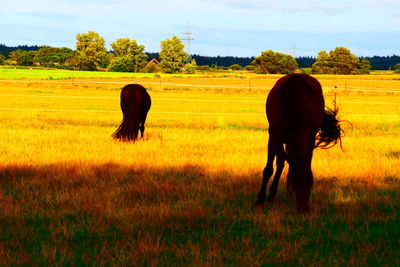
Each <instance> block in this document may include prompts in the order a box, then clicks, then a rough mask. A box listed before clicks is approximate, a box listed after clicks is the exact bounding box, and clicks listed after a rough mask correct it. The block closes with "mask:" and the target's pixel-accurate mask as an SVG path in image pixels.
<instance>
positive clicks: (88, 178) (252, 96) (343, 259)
mask: <svg viewBox="0 0 400 267" xmlns="http://www.w3.org/2000/svg"><path fill="white" fill-rule="evenodd" d="M279 77H280V76H277V75H262V76H261V75H254V76H250V75H249V76H246V77H245V76H243V77H242V76H239V75H236V74H232V75H226V77H221V76H208V77H201V76H193V77H190V76H189V77H186V76H185V77H173V76H168V77H161V78H159V77H154V78H152V77H139V76H138V77H135V78H129V79H128V78H112V79H98V78H97V79H91V78H86V79H80V78H74V79H73V80H72V79H61V80H53V79H29V78H25V79H8V78H7V79H2V77H1V73H0V79H1V81H0V99H1V100H0V110H1V111H0V114H1V115H0V122H1V124H0V151H1V153H0V186H1V190H0V225H1V228H0V265H49V264H50V265H127V266H131V265H137V266H143V265H149V266H156V265H160V266H181V265H182V266H187V265H194V266H199V265H201V266H204V265H239V264H241V265H246V266H260V265H263V264H265V265H268V264H272V265H275V264H283V265H293V264H297V265H301V266H302V265H304V266H320V265H328V266H330V265H333V266H337V265H340V266H341V265H375V264H378V265H387V266H394V265H398V264H399V263H400V262H399V260H400V258H399V255H400V254H399V252H400V251H399V247H400V246H399V245H400V244H399V238H400V230H399V227H398V225H399V224H398V223H399V221H400V220H399V219H400V216H399V208H400V206H399V201H400V197H399V189H400V181H399V180H400V161H399V158H400V75H368V76H335V75H320V76H316V78H317V79H319V80H320V82H321V84H322V85H323V87H324V89H325V90H324V93H325V101H326V104H327V106H329V107H332V106H333V103H332V101H333V100H334V98H335V93H334V89H333V88H334V87H335V85H336V87H337V88H336V101H337V105H338V107H339V110H340V111H339V112H340V113H339V114H340V118H341V119H342V120H346V121H349V122H350V123H344V124H343V126H344V128H345V130H346V133H347V134H346V136H345V137H344V138H343V151H342V150H341V149H340V147H339V146H336V147H334V148H331V149H329V150H321V149H316V150H315V153H314V158H313V166H312V168H313V172H314V179H315V180H314V187H313V190H312V196H311V202H310V205H311V209H312V211H311V212H310V214H308V215H301V216H300V215H297V214H296V213H295V211H294V200H293V199H287V197H286V194H285V190H284V187H285V186H284V182H285V173H286V170H285V171H284V173H283V177H282V181H281V186H280V188H279V191H278V195H277V200H276V202H275V203H274V205H272V206H271V207H267V208H266V209H265V211H264V213H261V214H260V213H257V212H255V210H254V207H253V204H254V201H255V200H256V194H257V192H258V190H259V186H260V183H261V172H262V169H263V167H264V164H265V161H266V153H267V141H268V132H267V127H268V125H267V122H266V118H265V115H264V109H265V99H266V96H267V94H268V88H271V87H272V86H273V84H274V83H275V82H276V80H277V79H278V78H279ZM130 82H139V83H141V84H143V85H144V86H145V87H146V88H148V90H149V93H150V95H151V97H152V107H151V109H150V112H149V114H148V119H147V123H146V130H145V138H144V139H143V140H140V141H138V142H136V143H121V142H117V141H115V140H113V139H112V138H111V134H112V133H113V131H115V129H116V128H117V126H118V124H119V122H120V121H121V118H122V115H121V112H120V110H119V92H120V91H119V90H120V89H121V88H122V87H123V85H124V84H127V83H130ZM356 90H359V91H356Z"/></svg>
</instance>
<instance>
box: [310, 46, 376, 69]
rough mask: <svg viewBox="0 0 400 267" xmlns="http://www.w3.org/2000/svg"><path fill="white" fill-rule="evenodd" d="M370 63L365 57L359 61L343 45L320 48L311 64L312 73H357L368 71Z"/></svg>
mask: <svg viewBox="0 0 400 267" xmlns="http://www.w3.org/2000/svg"><path fill="white" fill-rule="evenodd" d="M370 69H371V64H370V63H369V61H368V60H367V59H363V60H362V61H361V62H360V61H359V59H358V58H357V57H356V56H355V55H353V54H352V53H351V52H350V50H349V49H347V48H345V47H336V48H335V49H334V50H331V51H329V54H328V53H326V51H324V50H322V51H320V52H319V53H318V57H317V58H316V61H315V63H314V64H313V66H312V71H313V73H325V74H330V73H333V74H357V73H369V70H370Z"/></svg>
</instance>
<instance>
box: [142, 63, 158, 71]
mask: <svg viewBox="0 0 400 267" xmlns="http://www.w3.org/2000/svg"><path fill="white" fill-rule="evenodd" d="M143 71H144V72H146V73H157V72H158V65H157V63H155V62H154V61H150V62H149V63H147V65H146V67H144V69H143Z"/></svg>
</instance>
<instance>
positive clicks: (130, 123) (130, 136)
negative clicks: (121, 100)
mask: <svg viewBox="0 0 400 267" xmlns="http://www.w3.org/2000/svg"><path fill="white" fill-rule="evenodd" d="M138 131H139V123H138V122H137V121H136V119H135V118H132V117H131V116H129V115H128V116H124V118H123V119H122V122H121V125H120V126H119V127H118V129H117V130H116V131H115V132H114V133H113V134H112V137H114V138H115V139H119V140H121V141H134V140H136V138H137V135H138Z"/></svg>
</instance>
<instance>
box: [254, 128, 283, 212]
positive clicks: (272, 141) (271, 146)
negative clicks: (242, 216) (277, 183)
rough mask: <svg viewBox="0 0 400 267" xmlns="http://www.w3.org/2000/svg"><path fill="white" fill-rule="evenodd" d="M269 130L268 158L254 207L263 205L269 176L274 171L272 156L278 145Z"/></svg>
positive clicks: (275, 152)
mask: <svg viewBox="0 0 400 267" xmlns="http://www.w3.org/2000/svg"><path fill="white" fill-rule="evenodd" d="M271 136H273V135H271V132H270V137H269V140H268V159H267V164H266V165H265V168H264V171H263V180H262V183H261V189H260V191H259V193H258V199H257V201H256V207H263V206H264V200H265V189H266V187H267V184H268V180H269V178H270V177H271V176H272V174H273V172H274V166H273V163H274V158H275V155H276V154H277V147H278V145H279V144H278V142H277V140H276V139H274V138H271Z"/></svg>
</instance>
